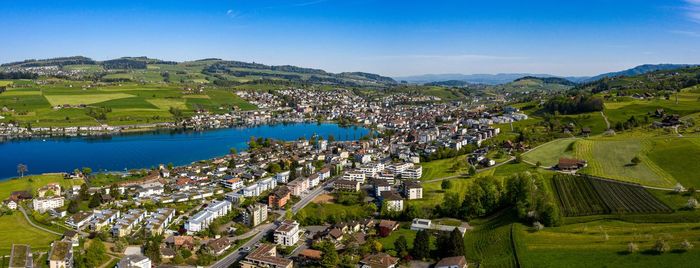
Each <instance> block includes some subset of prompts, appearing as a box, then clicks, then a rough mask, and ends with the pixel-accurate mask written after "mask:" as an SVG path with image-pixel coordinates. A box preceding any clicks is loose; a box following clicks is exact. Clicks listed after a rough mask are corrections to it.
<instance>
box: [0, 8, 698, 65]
mask: <svg viewBox="0 0 700 268" xmlns="http://www.w3.org/2000/svg"><path fill="white" fill-rule="evenodd" d="M0 2H1V4H0V14H2V17H0V29H2V33H3V35H2V39H0V62H9V61H16V60H23V59H27V58H46V57H57V56H70V55H84V56H88V57H92V58H94V59H99V60H102V59H108V58H115V57H121V56H149V57H155V58H162V59H166V60H178V61H181V60H194V59H200V58H208V57H216V58H223V59H231V60H242V61H254V62H260V63H265V64H275V65H277V64H291V65H298V66H304V67H314V68H322V69H325V70H328V71H332V72H341V71H367V72H374V73H379V74H383V75H390V76H400V75H413V74H425V73H465V74H470V73H499V72H530V73H549V74H555V75H593V74H598V73H602V72H607V71H615V70H620V69H625V68H629V67H632V66H635V65H638V64H644V63H700V51H698V50H699V49H700V0H659V1H644V0H636V1H631V0H615V1H613V0H587V1H515V0H514V1H466V0H463V1H410V0H404V1H380V0H358V1H352V0H345V1H340V0H325V1H324V0H284V1H269V0H233V1H174V0H171V1H126V0H122V1H106V0H100V1H30V0H27V1H24V0H23V1H13V0H0Z"/></svg>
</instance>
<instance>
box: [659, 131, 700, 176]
mask: <svg viewBox="0 0 700 268" xmlns="http://www.w3.org/2000/svg"><path fill="white" fill-rule="evenodd" d="M690 139H693V140H695V142H694V141H691V140H690ZM696 142H700V139H698V138H681V139H679V138H665V139H654V140H653V141H652V143H651V148H652V149H651V151H650V152H649V154H648V155H649V159H651V161H653V162H654V163H655V164H656V165H658V166H659V167H661V168H662V169H663V170H664V171H666V172H668V173H669V174H671V176H673V178H675V179H676V180H677V181H678V182H680V183H681V184H682V185H683V186H685V187H691V186H692V187H695V188H700V146H699V145H698V144H697V143H696Z"/></svg>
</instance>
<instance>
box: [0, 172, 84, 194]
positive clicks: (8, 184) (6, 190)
mask: <svg viewBox="0 0 700 268" xmlns="http://www.w3.org/2000/svg"><path fill="white" fill-rule="evenodd" d="M29 168H31V167H29ZM52 182H56V183H59V184H61V187H62V190H65V189H66V188H68V187H71V186H73V185H80V184H82V183H83V181H82V180H70V179H69V180H66V179H63V175H60V174H45V175H36V176H25V177H24V178H16V179H10V180H6V181H0V199H5V198H7V197H9V196H10V194H11V193H12V192H14V191H30V192H34V191H36V189H39V188H40V187H42V186H45V185H46V184H48V183H52Z"/></svg>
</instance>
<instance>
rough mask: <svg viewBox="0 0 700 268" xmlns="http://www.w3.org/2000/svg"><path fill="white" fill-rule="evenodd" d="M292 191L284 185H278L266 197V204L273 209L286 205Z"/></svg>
mask: <svg viewBox="0 0 700 268" xmlns="http://www.w3.org/2000/svg"><path fill="white" fill-rule="evenodd" d="M291 194H292V192H291V191H289V188H287V187H286V186H282V187H279V188H278V189H277V190H276V191H275V192H274V193H271V194H270V195H269V196H268V197H267V206H268V207H270V208H274V209H282V208H284V206H286V205H287V202H288V201H289V198H290V197H291Z"/></svg>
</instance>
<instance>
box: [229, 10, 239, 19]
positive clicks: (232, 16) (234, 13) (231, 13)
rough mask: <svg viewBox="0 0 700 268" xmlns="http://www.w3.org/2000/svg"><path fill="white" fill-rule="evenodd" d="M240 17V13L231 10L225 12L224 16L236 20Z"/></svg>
mask: <svg viewBox="0 0 700 268" xmlns="http://www.w3.org/2000/svg"><path fill="white" fill-rule="evenodd" d="M240 15H241V12H238V11H235V10H233V9H229V10H226V16H228V17H229V18H236V17H238V16H240Z"/></svg>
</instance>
